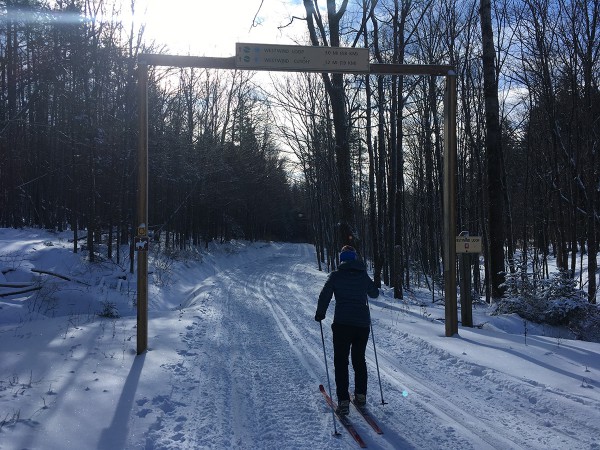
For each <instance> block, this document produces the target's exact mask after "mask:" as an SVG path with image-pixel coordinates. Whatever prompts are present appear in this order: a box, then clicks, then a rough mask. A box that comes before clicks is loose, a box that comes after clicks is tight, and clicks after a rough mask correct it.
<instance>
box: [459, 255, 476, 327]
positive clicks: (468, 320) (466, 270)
mask: <svg viewBox="0 0 600 450" xmlns="http://www.w3.org/2000/svg"><path fill="white" fill-rule="evenodd" d="M471 260H472V258H471V254H470V253H462V254H461V255H460V321H461V323H462V326H463V327H473V297H472V294H471Z"/></svg>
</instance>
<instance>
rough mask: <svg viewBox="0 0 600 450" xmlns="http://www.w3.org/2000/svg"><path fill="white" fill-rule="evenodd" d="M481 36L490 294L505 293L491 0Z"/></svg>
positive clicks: (485, 3)
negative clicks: (503, 285)
mask: <svg viewBox="0 0 600 450" xmlns="http://www.w3.org/2000/svg"><path fill="white" fill-rule="evenodd" d="M480 14H481V37H482V44H483V84H484V99H485V125H486V137H485V141H486V149H487V152H486V161H487V191H488V200H489V203H488V205H487V206H488V220H489V234H490V235H489V252H488V258H489V261H490V272H491V273H490V277H491V282H492V298H494V299H499V298H501V297H502V296H503V295H504V288H503V287H502V284H503V283H504V280H505V275H504V201H503V200H504V199H503V191H502V189H503V186H502V138H501V130H500V117H499V116H500V106H499V102H498V80H497V77H496V64H495V59H496V58H495V56H496V55H495V49H494V35H493V31H492V8H491V1H490V0H481V8H480Z"/></svg>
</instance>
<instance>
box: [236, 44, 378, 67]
mask: <svg viewBox="0 0 600 450" xmlns="http://www.w3.org/2000/svg"><path fill="white" fill-rule="evenodd" d="M235 65H236V67H237V68H238V69H249V70H280V71H288V72H295V71H299V72H346V73H368V72H369V50H368V49H366V48H352V47H315V46H304V45H275V44H250V43H243V42H242V43H237V44H235Z"/></svg>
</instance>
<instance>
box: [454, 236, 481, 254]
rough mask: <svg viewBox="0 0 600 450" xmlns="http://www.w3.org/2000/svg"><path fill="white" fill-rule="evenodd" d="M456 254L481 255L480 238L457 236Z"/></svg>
mask: <svg viewBox="0 0 600 450" xmlns="http://www.w3.org/2000/svg"><path fill="white" fill-rule="evenodd" d="M456 253H481V236H457V237H456Z"/></svg>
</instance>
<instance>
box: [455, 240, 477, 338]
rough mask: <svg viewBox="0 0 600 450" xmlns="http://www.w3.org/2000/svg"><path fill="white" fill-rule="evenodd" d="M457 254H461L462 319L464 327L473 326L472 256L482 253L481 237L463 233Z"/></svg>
mask: <svg viewBox="0 0 600 450" xmlns="http://www.w3.org/2000/svg"><path fill="white" fill-rule="evenodd" d="M456 253H460V260H459V262H460V317H461V322H462V325H463V326H464V327H472V326H473V298H472V296H471V265H472V263H473V261H472V259H471V254H473V253H481V236H469V232H468V231H463V232H462V233H460V236H457V237H456Z"/></svg>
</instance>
